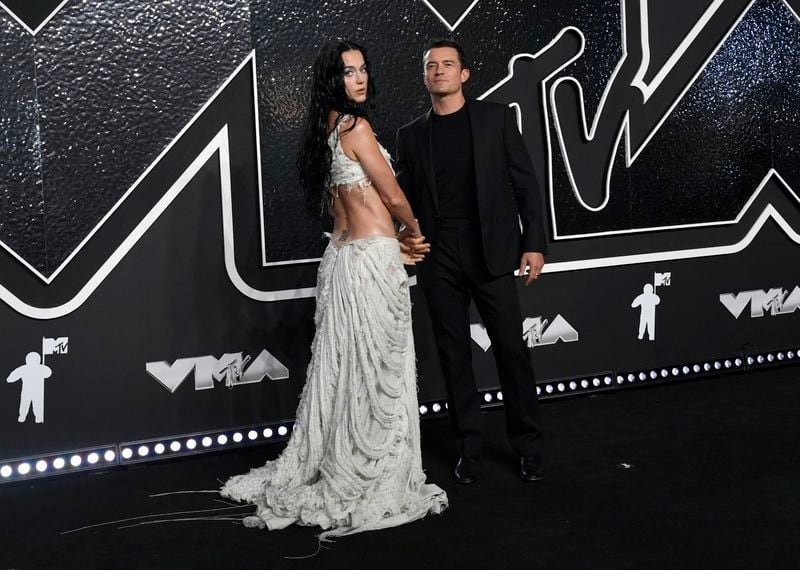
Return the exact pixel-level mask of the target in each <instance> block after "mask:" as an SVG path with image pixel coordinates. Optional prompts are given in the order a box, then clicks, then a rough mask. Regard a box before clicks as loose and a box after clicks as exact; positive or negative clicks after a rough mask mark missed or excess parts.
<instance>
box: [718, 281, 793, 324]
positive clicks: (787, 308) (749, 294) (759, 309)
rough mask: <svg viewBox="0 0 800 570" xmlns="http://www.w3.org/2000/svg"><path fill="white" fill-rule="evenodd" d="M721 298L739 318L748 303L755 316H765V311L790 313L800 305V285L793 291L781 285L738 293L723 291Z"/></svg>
mask: <svg viewBox="0 0 800 570" xmlns="http://www.w3.org/2000/svg"><path fill="white" fill-rule="evenodd" d="M719 300H720V302H721V303H722V304H723V305H724V306H725V308H726V309H728V311H729V312H730V313H731V314H732V315H733V316H734V317H736V318H737V319H738V318H739V317H740V316H741V314H742V313H743V312H744V310H745V308H746V307H747V305H748V304H749V305H750V316H751V317H753V318H758V317H763V316H764V312H765V311H768V312H769V314H770V315H788V314H790V313H793V312H794V311H796V310H797V309H798V307H800V287H795V288H794V289H793V290H792V292H791V293H787V292H786V291H785V290H784V289H783V288H781V287H773V288H772V289H769V290H768V291H764V290H762V289H756V290H754V291H742V292H741V293H737V294H733V293H723V294H722V295H720V296H719Z"/></svg>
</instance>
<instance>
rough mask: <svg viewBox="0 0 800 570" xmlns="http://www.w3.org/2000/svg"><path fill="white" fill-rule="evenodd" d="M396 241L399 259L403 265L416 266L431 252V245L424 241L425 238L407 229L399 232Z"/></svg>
mask: <svg viewBox="0 0 800 570" xmlns="http://www.w3.org/2000/svg"><path fill="white" fill-rule="evenodd" d="M397 240H398V241H399V242H400V257H401V258H402V260H403V264H404V265H416V264H417V263H419V262H420V261H422V260H423V259H425V255H426V254H427V253H428V252H430V250H431V244H429V243H427V242H426V241H425V236H423V235H420V234H415V233H413V232H412V230H410V229H409V228H408V227H404V228H402V229H401V230H400V233H398V234H397Z"/></svg>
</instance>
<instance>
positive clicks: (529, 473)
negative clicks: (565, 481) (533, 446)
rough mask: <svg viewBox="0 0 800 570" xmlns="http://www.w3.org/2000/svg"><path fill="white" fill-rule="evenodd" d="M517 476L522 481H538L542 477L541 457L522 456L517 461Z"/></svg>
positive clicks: (542, 465)
mask: <svg viewBox="0 0 800 570" xmlns="http://www.w3.org/2000/svg"><path fill="white" fill-rule="evenodd" d="M519 476H520V477H521V478H522V480H523V481H528V482H530V481H538V480H539V479H541V478H542V477H544V464H543V462H542V456H541V455H523V456H522V457H520V461H519Z"/></svg>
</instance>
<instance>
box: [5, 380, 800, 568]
mask: <svg viewBox="0 0 800 570" xmlns="http://www.w3.org/2000/svg"><path fill="white" fill-rule="evenodd" d="M799 403H800V368H797V367H794V368H782V369H773V370H769V371H760V372H757V373H755V372H751V373H748V374H741V375H730V376H723V377H719V378H716V379H708V380H702V381H697V382H693V383H681V384H674V385H670V386H661V387H658V388H652V389H638V390H626V391H621V392H618V393H609V394H606V395H602V396H595V397H591V398H583V399H573V400H560V401H554V402H549V403H546V404H544V405H543V416H544V420H545V426H546V428H547V431H548V464H547V474H546V476H545V479H544V480H543V481H540V482H537V483H529V484H525V483H522V482H521V481H520V480H519V479H518V477H517V473H516V467H517V465H516V463H517V459H516V457H515V456H514V455H513V453H512V452H511V450H510V448H509V446H508V444H507V443H506V442H505V439H504V431H503V417H504V416H503V413H502V411H492V412H487V413H485V414H484V423H485V428H486V432H487V440H488V441H487V445H486V450H485V454H484V462H483V466H482V471H481V473H480V479H479V481H478V482H477V483H476V484H474V485H471V486H467V487H462V486H459V485H457V484H455V483H454V482H453V479H452V477H451V474H450V472H451V467H452V463H453V462H454V460H455V455H454V451H453V445H452V442H451V440H450V437H449V433H448V427H447V424H446V421H443V420H428V421H424V422H422V438H423V460H424V464H425V468H426V471H427V473H428V478H429V480H431V481H433V482H436V483H438V484H439V485H441V486H442V487H444V488H445V489H446V491H447V492H448V494H449V497H450V508H449V509H448V510H447V511H445V512H444V514H442V515H440V516H432V517H429V518H426V519H424V520H422V521H418V522H415V523H412V524H409V525H406V526H403V527H400V528H394V529H388V530H384V531H378V532H370V533H365V534H359V535H354V536H351V537H344V538H340V539H338V540H336V542H334V543H332V544H327V545H325V546H326V548H324V549H321V550H320V551H319V553H318V554H317V555H316V556H315V557H312V558H306V559H300V560H297V559H290V558H287V557H297V556H305V555H309V554H313V553H314V552H315V551H316V550H317V540H316V538H315V535H316V534H317V533H318V532H319V530H318V529H312V528H301V527H292V528H289V529H286V530H282V531H276V532H266V531H259V530H254V529H247V528H244V527H242V526H240V525H237V524H236V523H233V522H224V521H212V520H210V521H174V520H172V521H169V522H157V523H155V524H144V525H141V524H138V523H142V522H151V523H152V522H153V521H163V520H164V519H178V518H184V517H196V516H214V515H220V514H225V513H231V512H233V513H237V512H238V513H241V512H243V509H238V510H231V511H215V512H209V513H200V514H197V513H190V514H185V515H180V514H178V515H170V516H168V517H165V516H160V517H151V518H148V519H138V520H131V521H128V522H120V523H115V524H110V525H105V526H98V527H94V528H90V529H86V530H80V531H77V532H71V533H69V534H62V533H63V532H65V531H69V530H73V529H77V528H80V527H84V526H87V525H93V524H97V523H104V522H108V521H114V520H118V519H126V518H132V517H139V516H142V515H153V514H158V513H171V512H180V511H194V510H201V509H220V508H225V507H227V506H228V505H225V504H222V503H220V502H217V501H216V500H215V499H216V496H215V495H212V494H189V495H167V496H164V497H149V495H152V494H156V493H163V492H168V491H177V490H203V489H214V488H216V487H218V480H220V479H225V478H226V477H228V476H230V475H233V474H236V473H240V472H243V471H245V470H247V469H248V468H249V467H251V466H255V465H257V464H260V463H261V462H263V461H264V460H265V459H266V458H268V457H269V458H271V457H274V456H275V455H276V454H277V453H278V452H279V446H259V447H254V448H249V449H245V450H239V451H236V452H228V453H217V454H212V455H207V456H197V457H194V458H186V459H180V460H173V461H169V462H161V463H158V462H155V463H149V464H143V465H140V466H138V467H132V468H116V469H112V470H109V471H105V472H95V473H89V474H87V473H84V474H82V475H75V476H62V477H51V478H46V479H41V480H37V481H33V482H29V483H15V484H7V485H3V486H0V505H2V512H3V516H2V522H1V523H0V545H1V548H0V568H2V569H5V568H13V569H17V570H27V569H33V568H59V569H61V568H64V569H67V568H86V569H95V568H170V569H177V568H214V569H217V568H222V569H227V568H232V569H250V568H258V569H265V568H379V569H380V568H412V569H423V568H437V567H439V568H455V567H460V568H510V567H525V568H537V569H538V568H543V569H548V568H637V569H638V568H796V567H798V564H800V536H799V535H800V459H799V458H798V443H797V439H798V435H799V434H800V430H798V427H800V419H798V417H799V414H798V411H797V408H798V404H799ZM137 524H138V526H127V525H137ZM123 527H125V528H123Z"/></svg>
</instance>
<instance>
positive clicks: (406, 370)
mask: <svg viewBox="0 0 800 570" xmlns="http://www.w3.org/2000/svg"><path fill="white" fill-rule="evenodd" d="M373 95H374V84H373V82H372V80H371V79H370V77H369V65H368V62H367V59H366V51H365V50H364V48H362V47H360V46H358V45H357V44H355V43H353V42H348V41H340V42H334V43H331V44H329V45H327V46H325V47H324V48H323V49H322V50H321V51H320V53H319V55H318V56H317V59H316V61H315V63H314V86H313V89H312V95H311V102H310V104H309V109H308V115H307V118H306V128H305V137H304V141H303V146H302V149H301V151H300V154H299V156H298V168H299V170H300V179H301V182H302V184H303V186H304V188H305V190H306V195H307V197H308V198H309V199H310V203H311V204H312V205H314V204H316V206H317V208H319V207H327V210H328V212H329V213H330V214H331V215H332V216H333V218H334V228H333V232H332V234H329V235H328V237H329V239H330V243H329V244H328V246H327V249H326V250H325V253H324V255H323V258H322V261H321V263H320V266H319V273H318V276H317V299H316V301H317V306H316V312H315V315H314V323H315V325H316V334H315V337H314V341H313V343H312V347H311V362H310V363H309V366H308V372H307V377H306V384H305V387H304V388H303V391H302V394H301V396H300V404H299V406H298V409H297V414H296V423H295V427H294V431H293V433H292V436H291V438H290V440H289V443H288V445H287V447H286V449H285V450H284V451H283V453H282V454H281V456H280V457H278V458H277V459H276V460H274V461H269V462H267V463H266V465H264V466H263V467H259V468H256V469H253V470H252V471H250V472H249V473H246V474H244V475H238V476H236V477H233V478H231V479H230V480H228V481H227V483H225V485H224V487H223V488H222V494H223V496H226V497H229V498H232V499H235V500H238V501H246V502H249V503H252V504H254V505H256V507H257V509H256V515H255V516H251V517H248V518H246V519H245V521H244V522H245V524H246V525H247V526H257V527H261V528H263V527H267V528H269V529H271V530H272V529H279V528H285V527H286V526H289V525H291V524H295V523H296V524H300V525H317V526H320V527H322V528H323V529H324V530H325V532H323V533H322V534H321V535H320V536H321V538H323V539H324V538H328V537H331V536H341V535H347V534H353V533H356V532H363V531H367V530H375V529H380V528H386V527H391V526H397V525H400V524H403V523H406V522H410V521H413V520H416V519H419V518H422V517H424V516H425V515H426V514H428V513H429V512H433V513H440V512H441V511H442V510H444V509H445V508H446V507H447V495H446V494H445V493H444V491H442V489H440V488H439V487H437V486H436V485H432V484H426V482H425V473H424V472H423V470H422V460H421V454H420V434H419V408H418V403H417V385H416V364H415V356H414V343H413V336H412V331H411V302H410V298H409V290H408V277H407V275H406V272H405V269H404V267H403V263H406V264H413V263H415V262H417V261H419V260H421V259H422V257H423V256H424V253H425V252H426V251H427V248H428V246H427V244H425V243H424V239H423V238H422V236H420V230H419V225H418V223H417V221H416V220H415V219H414V215H413V213H412V211H411V208H410V206H409V204H408V202H407V201H406V198H405V196H404V194H403V192H402V191H401V190H400V188H399V187H398V185H397V182H396V181H395V178H394V172H393V171H392V168H391V164H390V162H389V160H390V158H389V154H388V153H387V152H386V150H385V149H384V148H383V147H382V146H381V145H380V144H379V143H378V141H377V140H376V138H375V135H374V134H373V132H372V129H371V127H370V124H369V122H368V121H367V119H366V109H367V107H368V106H369V105H370V104H371V98H372V96H373ZM317 211H320V210H319V209H318V210H317ZM392 218H395V219H397V220H398V221H399V222H400V223H401V224H402V225H403V226H405V227H404V229H403V230H402V233H403V234H404V235H405V234H411V235H413V236H417V237H418V239H417V240H416V243H417V244H418V245H417V247H416V248H415V251H409V250H408V249H407V248H405V247H404V250H405V251H404V252H401V249H400V245H399V242H398V240H397V238H396V232H395V227H394V223H393V220H392Z"/></svg>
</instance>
